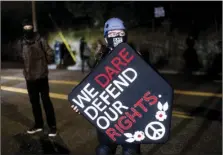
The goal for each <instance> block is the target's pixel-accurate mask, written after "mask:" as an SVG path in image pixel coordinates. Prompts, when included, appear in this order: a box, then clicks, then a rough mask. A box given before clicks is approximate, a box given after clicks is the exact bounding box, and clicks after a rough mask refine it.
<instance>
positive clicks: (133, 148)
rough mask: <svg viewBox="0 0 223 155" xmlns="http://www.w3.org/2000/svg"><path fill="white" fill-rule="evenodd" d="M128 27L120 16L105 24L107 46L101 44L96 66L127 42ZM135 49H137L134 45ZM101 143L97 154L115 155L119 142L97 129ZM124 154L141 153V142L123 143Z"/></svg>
mask: <svg viewBox="0 0 223 155" xmlns="http://www.w3.org/2000/svg"><path fill="white" fill-rule="evenodd" d="M126 33H127V32H126V29H125V26H124V24H123V21H122V20H120V19H119V18H111V19H109V20H108V21H107V22H106V23H105V26H104V38H105V41H106V44H107V46H101V49H100V50H99V51H98V52H97V55H96V59H97V60H96V62H95V65H94V66H96V65H97V64H98V63H99V62H100V61H101V60H102V59H104V58H105V56H107V54H109V53H110V52H112V51H113V49H114V48H115V47H116V46H117V45H118V44H120V43H123V42H127V34H126ZM133 49H135V48H134V47H133ZM71 108H72V109H73V110H75V111H76V112H77V113H79V110H78V108H77V107H76V106H73V105H72V106H71ZM97 137H98V141H99V145H98V146H97V148H96V155H114V154H115V152H116V148H117V144H116V143H114V142H111V140H110V139H109V138H108V137H107V136H105V135H104V134H103V133H102V132H101V131H99V130H97ZM122 148H123V155H140V152H141V151H140V144H123V145H122Z"/></svg>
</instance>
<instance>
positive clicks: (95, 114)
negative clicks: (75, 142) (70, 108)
mask: <svg viewBox="0 0 223 155" xmlns="http://www.w3.org/2000/svg"><path fill="white" fill-rule="evenodd" d="M89 111H92V112H94V113H93V114H94V115H93V116H92V113H90V112H89ZM84 113H86V115H87V116H88V117H89V118H90V119H91V120H95V119H96V118H97V117H98V110H97V109H96V108H95V107H93V106H89V107H87V108H86V109H85V110H84Z"/></svg>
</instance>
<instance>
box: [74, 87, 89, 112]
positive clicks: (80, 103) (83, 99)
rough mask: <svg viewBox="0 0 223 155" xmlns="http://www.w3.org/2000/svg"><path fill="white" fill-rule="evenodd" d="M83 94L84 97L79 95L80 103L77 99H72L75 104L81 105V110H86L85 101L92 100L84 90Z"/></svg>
mask: <svg viewBox="0 0 223 155" xmlns="http://www.w3.org/2000/svg"><path fill="white" fill-rule="evenodd" d="M81 93H82V95H83V96H81V95H77V98H78V101H77V100H75V99H72V101H73V102H75V103H76V104H77V105H79V106H80V107H81V108H84V107H85V106H84V103H83V101H87V102H90V101H91V99H90V97H89V96H88V95H87V94H86V93H85V92H84V91H83V90H81Z"/></svg>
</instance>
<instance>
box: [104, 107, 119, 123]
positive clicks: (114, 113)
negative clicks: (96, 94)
mask: <svg viewBox="0 0 223 155" xmlns="http://www.w3.org/2000/svg"><path fill="white" fill-rule="evenodd" d="M108 109H109V110H110V111H111V112H112V113H113V115H114V116H113V118H112V117H111V116H110V114H108V112H107V111H106V112H104V114H105V115H106V116H107V117H108V119H109V120H110V121H116V120H117V119H118V114H117V112H116V111H115V110H113V109H112V108H111V107H109V108H108Z"/></svg>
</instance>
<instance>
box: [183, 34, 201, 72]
mask: <svg viewBox="0 0 223 155" xmlns="http://www.w3.org/2000/svg"><path fill="white" fill-rule="evenodd" d="M186 45H187V49H186V50H185V52H184V54H183V57H184V60H185V72H186V73H187V74H188V75H191V74H192V72H193V71H196V70H198V69H199V66H200V64H199V60H198V55H197V51H196V50H195V48H194V45H195V39H194V37H192V36H188V37H187V39H186Z"/></svg>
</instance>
